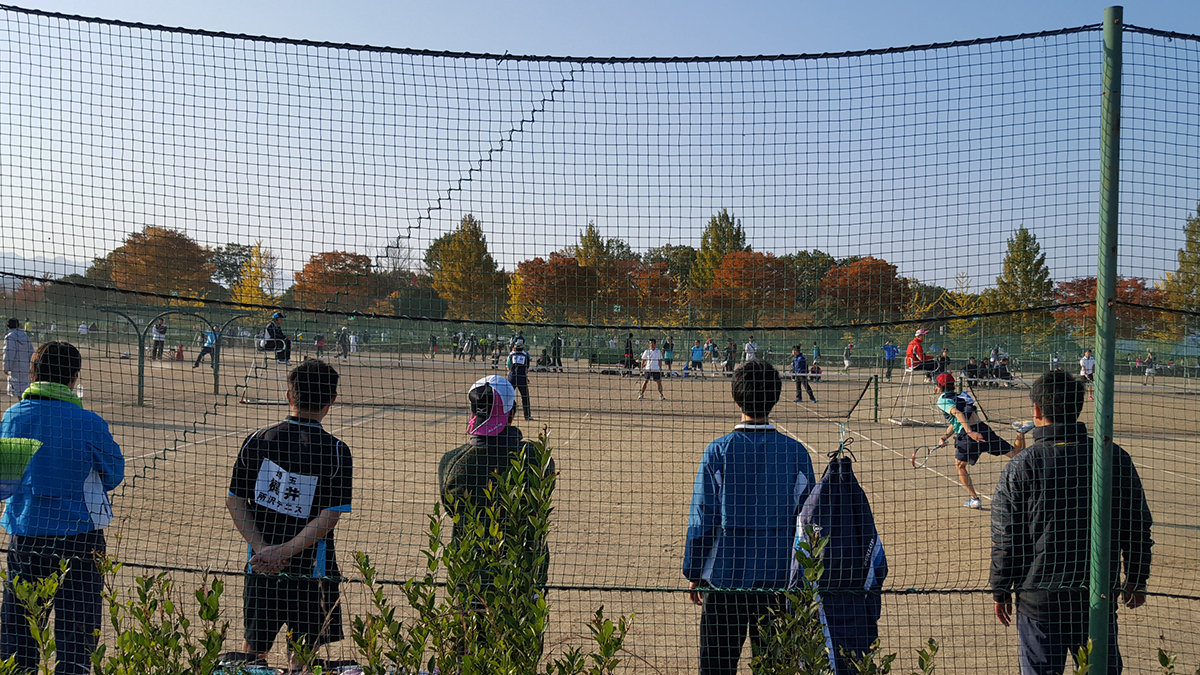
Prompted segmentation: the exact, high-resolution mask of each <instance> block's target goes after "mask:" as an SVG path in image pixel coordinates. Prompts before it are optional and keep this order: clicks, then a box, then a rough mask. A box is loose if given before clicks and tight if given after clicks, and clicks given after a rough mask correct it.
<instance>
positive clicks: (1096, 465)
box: [1088, 6, 1123, 672]
mask: <svg viewBox="0 0 1200 675" xmlns="http://www.w3.org/2000/svg"><path fill="white" fill-rule="evenodd" d="M1122 14H1123V12H1122V8H1121V7H1120V6H1113V7H1108V8H1107V9H1105V10H1104V52H1103V80H1102V91H1101V101H1100V214H1099V215H1100V223H1099V225H1100V231H1099V236H1098V240H1099V255H1098V258H1097V269H1096V386H1095V398H1096V407H1095V427H1096V428H1095V433H1094V437H1093V447H1092V451H1093V459H1092V514H1091V520H1092V523H1091V524H1092V527H1091V537H1092V540H1091V566H1090V570H1089V575H1090V576H1089V580H1088V588H1089V595H1090V599H1089V613H1088V636H1089V637H1090V638H1091V640H1092V656H1091V663H1099V664H1103V665H1101V667H1100V671H1101V672H1107V667H1108V653H1109V648H1110V645H1109V644H1108V624H1109V620H1110V618H1111V616H1110V615H1111V612H1112V606H1113V605H1112V601H1113V598H1112V597H1111V594H1112V589H1111V588H1109V586H1110V585H1111V579H1110V577H1109V574H1110V570H1109V565H1110V560H1111V557H1110V554H1111V551H1110V547H1111V540H1110V531H1111V529H1112V507H1111V503H1112V443H1113V439H1112V428H1113V389H1114V387H1113V376H1114V375H1115V366H1116V358H1115V354H1114V353H1113V352H1114V349H1115V348H1116V341H1115V337H1114V330H1115V319H1116V317H1115V311H1114V310H1115V308H1116V307H1115V304H1114V301H1115V300H1116V281H1117V226H1118V222H1117V218H1118V207H1119V201H1118V200H1119V196H1120V183H1119V180H1120V175H1119V168H1120V148H1121V146H1120V129H1121V26H1122Z"/></svg>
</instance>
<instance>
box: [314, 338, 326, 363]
mask: <svg viewBox="0 0 1200 675" xmlns="http://www.w3.org/2000/svg"><path fill="white" fill-rule="evenodd" d="M326 344H328V342H327V341H326V340H325V334H324V333H317V336H316V339H315V340H314V341H313V346H314V347H316V348H317V358H318V359H319V358H321V356H322V355H324V354H325V345H326Z"/></svg>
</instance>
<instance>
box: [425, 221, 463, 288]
mask: <svg viewBox="0 0 1200 675" xmlns="http://www.w3.org/2000/svg"><path fill="white" fill-rule="evenodd" d="M472 219H473V218H472ZM454 234H455V233H454V232H447V233H445V234H443V235H442V236H440V237H438V238H437V239H434V240H433V241H432V242H430V244H429V248H427V249H425V257H424V258H422V260H423V261H424V263H425V271H426V272H428V273H429V274H430V275H433V274H435V273H437V272H438V271H439V270H441V269H442V256H443V255H444V254H445V252H446V246H447V245H449V243H450V240H451V239H453V238H454Z"/></svg>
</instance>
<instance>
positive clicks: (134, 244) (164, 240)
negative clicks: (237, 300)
mask: <svg viewBox="0 0 1200 675" xmlns="http://www.w3.org/2000/svg"><path fill="white" fill-rule="evenodd" d="M107 264H108V268H109V269H110V270H111V278H112V281H113V282H114V283H116V284H117V286H119V287H121V288H123V289H126V290H137V291H150V292H153V293H179V294H180V295H197V296H199V297H204V296H206V295H208V294H209V293H212V292H213V291H215V290H217V288H218V285H217V283H216V282H214V281H213V274H214V273H215V272H216V268H215V267H213V264H212V262H211V261H210V253H209V251H208V249H206V248H204V247H203V246H201V245H200V244H197V243H196V242H195V241H194V240H193V239H192V238H191V237H189V236H187V235H186V234H184V233H183V232H179V231H178V230H172V229H168V228H165V227H155V226H153V225H149V226H147V227H146V228H145V229H143V230H142V231H141V232H134V233H132V234H130V235H129V236H128V237H126V238H125V243H124V244H122V245H121V246H120V247H119V248H117V249H114V250H113V251H112V252H111V253H110V254H109V256H108V261H107Z"/></svg>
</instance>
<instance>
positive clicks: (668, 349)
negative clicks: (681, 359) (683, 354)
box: [662, 335, 675, 376]
mask: <svg viewBox="0 0 1200 675" xmlns="http://www.w3.org/2000/svg"><path fill="white" fill-rule="evenodd" d="M662 361H663V369H664V370H666V371H667V375H668V376H670V374H671V364H673V363H675V343H674V342H673V341H672V340H671V336H670V335H668V336H667V339H665V340H663V343H662Z"/></svg>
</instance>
